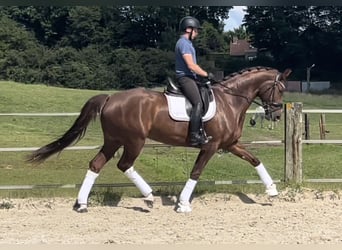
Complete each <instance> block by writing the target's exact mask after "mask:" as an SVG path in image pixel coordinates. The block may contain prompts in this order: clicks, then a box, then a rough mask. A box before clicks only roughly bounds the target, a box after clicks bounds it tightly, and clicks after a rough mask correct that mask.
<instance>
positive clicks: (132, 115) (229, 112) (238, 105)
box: [28, 67, 291, 212]
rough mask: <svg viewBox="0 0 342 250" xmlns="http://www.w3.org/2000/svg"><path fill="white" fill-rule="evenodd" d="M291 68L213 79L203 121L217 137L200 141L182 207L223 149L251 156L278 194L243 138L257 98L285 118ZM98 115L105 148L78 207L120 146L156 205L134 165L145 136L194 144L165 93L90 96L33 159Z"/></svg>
mask: <svg viewBox="0 0 342 250" xmlns="http://www.w3.org/2000/svg"><path fill="white" fill-rule="evenodd" d="M290 73H291V70H290V69H286V70H285V71H284V72H283V73H281V72H279V71H278V70H275V69H272V68H266V67H254V68H248V69H244V70H242V71H240V72H237V73H233V74H231V75H229V76H228V77H225V78H224V79H223V80H222V81H220V82H217V83H213V84H212V86H211V89H212V91H213V94H214V97H215V101H216V113H215V115H214V117H213V118H212V119H211V120H209V121H206V122H205V123H204V129H205V131H206V133H207V134H208V136H211V137H212V139H211V140H210V141H209V142H208V143H207V144H204V145H201V146H198V147H199V148H200V152H199V154H198V156H197V159H196V162H195V164H194V166H193V169H192V171H191V174H190V178H189V179H188V181H187V182H186V183H185V186H184V188H183V190H182V192H181V194H180V196H179V200H178V203H177V205H176V211H177V212H190V211H191V206H190V205H191V204H190V196H191V195H192V193H193V190H194V188H195V186H196V184H197V181H198V179H199V177H200V175H201V173H202V171H203V169H204V167H205V166H206V165H207V163H208V161H209V160H210V158H211V157H212V156H213V155H214V154H215V153H216V152H217V151H218V150H219V149H223V150H225V151H229V152H231V153H233V154H234V155H236V156H238V157H240V158H241V159H244V160H246V161H248V162H249V163H250V164H251V165H252V166H254V167H255V169H256V171H257V173H258V175H259V177H260V179H261V181H262V182H263V184H264V185H265V188H266V193H267V194H268V195H270V196H276V195H277V194H278V192H277V189H276V186H275V184H274V183H273V181H272V178H271V177H270V175H269V174H268V172H267V170H266V168H265V167H264V165H263V164H262V162H260V160H259V159H258V158H257V157H255V156H254V155H252V154H251V153H250V152H248V151H247V150H246V149H245V148H244V147H243V146H242V145H241V144H240V143H239V138H240V137H241V133H242V128H243V124H244V120H245V114H246V111H247V109H248V108H249V106H250V105H251V103H252V102H255V103H257V104H259V105H262V106H263V108H264V109H265V111H266V112H265V113H266V116H268V117H272V119H273V120H278V119H280V115H281V112H282V95H283V92H284V90H285V85H284V84H285V81H286V78H287V77H288V75H289V74H290ZM256 97H259V98H260V99H261V102H262V103H258V102H257V101H255V100H254V99H255V98H256ZM97 115H99V116H100V120H101V126H102V130H103V138H104V142H103V146H102V148H101V149H100V151H99V152H98V153H97V154H96V156H95V157H94V158H93V159H92V160H91V161H90V162H89V169H88V171H87V174H86V176H85V178H84V181H83V183H82V186H81V188H80V190H79V194H78V198H77V200H76V203H75V205H74V210H76V211H77V212H87V201H88V196H89V193H90V191H91V188H92V186H93V184H94V182H95V179H96V178H97V176H98V175H99V172H100V171H101V169H102V168H103V167H104V165H105V164H106V163H107V162H108V161H109V160H110V159H111V158H112V157H113V156H114V154H115V152H116V151H117V150H118V149H119V148H120V147H121V146H122V147H123V153H122V156H121V158H120V160H119V162H118V163H117V167H118V168H119V169H120V170H121V171H122V172H123V173H124V174H125V175H126V176H127V177H128V179H129V180H131V181H132V182H133V183H134V184H135V185H136V187H137V188H138V189H139V190H140V192H141V193H142V195H143V196H144V201H145V202H146V204H147V205H148V206H149V207H152V205H153V200H154V197H153V194H152V189H151V187H150V186H149V185H148V183H146V182H145V180H144V179H143V177H142V176H141V175H139V173H138V172H137V171H136V170H135V169H134V167H133V165H134V162H135V160H136V159H137V157H138V155H139V154H140V152H141V150H142V149H143V147H144V144H145V140H146V138H150V139H152V140H155V141H159V142H161V143H165V144H169V145H173V146H184V147H190V144H189V138H188V126H189V122H187V121H181V122H179V121H175V120H173V119H172V118H171V117H170V115H169V112H168V104H167V100H166V97H165V94H164V93H162V92H158V91H153V90H148V89H143V88H136V89H131V90H126V91H121V92H117V93H114V94H112V95H107V94H100V95H97V96H94V97H92V98H90V99H89V100H88V101H87V102H86V103H85V105H84V106H83V108H82V110H81V112H80V115H79V116H78V118H77V119H76V121H75V122H74V124H73V125H72V127H71V128H70V129H69V130H68V131H67V132H65V134H64V135H63V136H61V137H60V138H59V139H57V140H55V141H53V142H51V143H50V144H48V145H45V146H43V147H41V148H40V149H38V150H36V151H34V152H32V154H31V155H30V156H29V157H28V161H29V162H35V163H40V162H43V161H44V160H46V159H47V158H48V157H50V156H51V155H53V154H55V153H58V152H61V151H62V150H63V149H65V148H66V147H68V146H69V145H71V144H73V143H74V142H77V141H78V140H80V139H81V138H82V137H83V136H84V134H85V132H86V129H87V126H88V124H89V123H90V121H91V120H94V119H95V118H96V116H97Z"/></svg>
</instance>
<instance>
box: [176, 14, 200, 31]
mask: <svg viewBox="0 0 342 250" xmlns="http://www.w3.org/2000/svg"><path fill="white" fill-rule="evenodd" d="M189 27H190V28H193V29H201V25H200V22H199V21H198V20H197V19H196V18H194V17H192V16H186V17H183V18H182V20H181V21H180V22H179V30H180V31H185V30H186V28H189Z"/></svg>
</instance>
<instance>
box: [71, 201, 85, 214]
mask: <svg viewBox="0 0 342 250" xmlns="http://www.w3.org/2000/svg"><path fill="white" fill-rule="evenodd" d="M72 209H73V210H74V211H76V212H77V213H87V212H88V209H87V205H86V204H79V203H78V201H77V200H76V202H75V204H74V206H73V207H72Z"/></svg>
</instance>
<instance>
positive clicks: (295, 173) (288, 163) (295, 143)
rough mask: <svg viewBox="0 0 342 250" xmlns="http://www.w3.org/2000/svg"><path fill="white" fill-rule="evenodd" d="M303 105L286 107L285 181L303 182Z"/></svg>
mask: <svg viewBox="0 0 342 250" xmlns="http://www.w3.org/2000/svg"><path fill="white" fill-rule="evenodd" d="M302 110H303V104H302V103H298V102H296V103H287V104H286V107H285V181H286V182H294V183H301V182H302V177H303V173H302Z"/></svg>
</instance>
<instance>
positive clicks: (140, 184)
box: [125, 167, 152, 197]
mask: <svg viewBox="0 0 342 250" xmlns="http://www.w3.org/2000/svg"><path fill="white" fill-rule="evenodd" d="M125 175H126V176H127V177H128V179H130V180H131V181H132V182H133V183H134V184H135V186H136V187H137V188H138V189H139V190H140V192H141V193H142V195H143V196H145V197H148V196H149V194H151V193H152V188H151V187H150V186H149V185H148V184H147V183H146V181H145V180H144V179H143V178H142V177H141V176H140V175H139V174H138V173H137V171H135V170H134V167H130V168H129V169H127V170H126V171H125Z"/></svg>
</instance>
